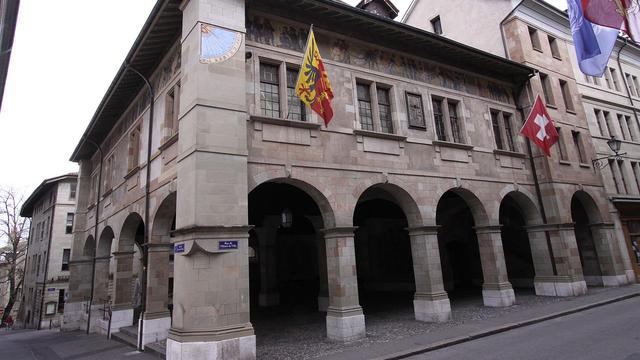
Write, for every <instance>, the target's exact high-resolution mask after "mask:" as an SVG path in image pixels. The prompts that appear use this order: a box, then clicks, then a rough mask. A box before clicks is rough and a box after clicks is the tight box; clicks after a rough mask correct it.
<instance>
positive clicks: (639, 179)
mask: <svg viewBox="0 0 640 360" xmlns="http://www.w3.org/2000/svg"><path fill="white" fill-rule="evenodd" d="M631 171H632V172H633V177H634V179H635V180H636V187H637V188H638V192H640V163H637V162H631Z"/></svg>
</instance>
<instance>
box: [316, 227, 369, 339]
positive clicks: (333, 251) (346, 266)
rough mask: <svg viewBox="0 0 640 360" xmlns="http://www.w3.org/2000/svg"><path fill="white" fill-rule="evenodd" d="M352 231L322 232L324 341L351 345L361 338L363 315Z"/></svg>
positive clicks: (349, 229)
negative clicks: (326, 291)
mask: <svg viewBox="0 0 640 360" xmlns="http://www.w3.org/2000/svg"><path fill="white" fill-rule="evenodd" d="M354 230H355V228H354V227H337V228H332V229H324V230H323V232H324V240H325V244H326V249H327V250H326V251H327V280H328V287H329V307H328V308H327V337H328V338H329V339H331V340H338V341H351V340H355V339H360V338H363V337H364V336H365V326H364V314H363V313H362V307H360V302H359V300H358V275H357V273H356V252H355V244H354V239H353V237H354V234H353V231H354Z"/></svg>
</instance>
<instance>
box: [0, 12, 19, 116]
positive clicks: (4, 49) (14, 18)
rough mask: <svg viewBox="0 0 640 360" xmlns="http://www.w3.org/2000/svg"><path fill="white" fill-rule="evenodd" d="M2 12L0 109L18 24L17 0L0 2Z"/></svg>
mask: <svg viewBox="0 0 640 360" xmlns="http://www.w3.org/2000/svg"><path fill="white" fill-rule="evenodd" d="M2 2H3V3H4V4H3V5H4V6H1V7H0V8H4V12H3V13H2V21H1V22H0V24H3V26H2V29H0V107H2V99H3V97H4V86H5V83H6V82H7V72H8V71H9V60H11V49H12V48H13V37H14V35H15V32H16V23H17V22H18V8H19V7H20V1H19V0H9V1H2Z"/></svg>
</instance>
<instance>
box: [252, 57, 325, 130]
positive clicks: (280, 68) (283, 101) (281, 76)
mask: <svg viewBox="0 0 640 360" xmlns="http://www.w3.org/2000/svg"><path fill="white" fill-rule="evenodd" d="M287 60H288V59H284V58H282V59H274V58H270V57H265V56H258V59H257V61H256V62H255V84H256V85H255V86H256V94H255V112H254V113H255V114H256V115H258V116H262V117H266V118H272V119H279V120H286V121H296V122H309V123H315V118H314V117H312V114H313V112H311V111H309V109H308V106H306V104H304V103H303V102H302V100H300V110H301V113H300V119H293V118H291V115H292V114H291V113H290V112H289V106H290V105H289V104H290V102H289V100H290V97H289V89H290V87H289V82H288V76H287V75H288V73H289V71H296V72H299V71H300V65H299V64H296V61H294V60H292V61H287ZM263 65H267V66H272V67H275V68H276V69H277V76H276V78H277V80H278V83H277V84H273V85H276V86H277V96H278V108H279V113H278V116H277V117H274V116H272V115H268V114H266V113H265V109H264V108H263V107H262V86H261V84H262V66H263ZM296 82H297V78H296ZM294 89H295V87H294ZM296 115H297V114H296Z"/></svg>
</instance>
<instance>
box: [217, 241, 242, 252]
mask: <svg viewBox="0 0 640 360" xmlns="http://www.w3.org/2000/svg"><path fill="white" fill-rule="evenodd" d="M237 249H238V240H224V241H218V250H237Z"/></svg>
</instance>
